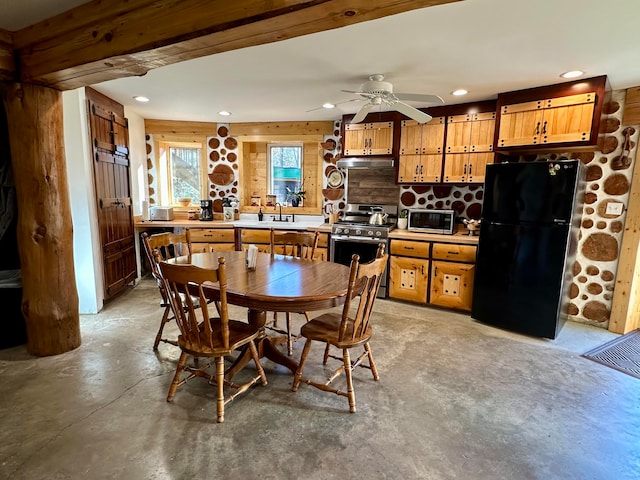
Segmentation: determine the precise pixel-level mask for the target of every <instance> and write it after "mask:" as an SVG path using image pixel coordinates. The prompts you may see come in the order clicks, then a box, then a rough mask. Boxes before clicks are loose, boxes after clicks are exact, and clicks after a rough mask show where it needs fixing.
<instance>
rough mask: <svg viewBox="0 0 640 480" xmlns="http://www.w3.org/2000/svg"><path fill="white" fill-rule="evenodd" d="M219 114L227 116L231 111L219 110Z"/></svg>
mask: <svg viewBox="0 0 640 480" xmlns="http://www.w3.org/2000/svg"><path fill="white" fill-rule="evenodd" d="M218 114H219V115H222V116H223V117H228V116H229V115H231V112H227V111H226V110H221V111H220V112H218Z"/></svg>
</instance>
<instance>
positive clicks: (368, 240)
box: [331, 236, 387, 243]
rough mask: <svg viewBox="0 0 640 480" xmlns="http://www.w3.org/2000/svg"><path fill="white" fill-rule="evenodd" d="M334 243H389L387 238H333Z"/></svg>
mask: <svg viewBox="0 0 640 480" xmlns="http://www.w3.org/2000/svg"><path fill="white" fill-rule="evenodd" d="M331 241H332V242H353V243H387V239H386V238H369V237H337V236H332V237H331Z"/></svg>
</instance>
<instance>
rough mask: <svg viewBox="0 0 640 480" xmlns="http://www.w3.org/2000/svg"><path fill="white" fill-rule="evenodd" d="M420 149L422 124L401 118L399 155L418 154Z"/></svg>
mask: <svg viewBox="0 0 640 480" xmlns="http://www.w3.org/2000/svg"><path fill="white" fill-rule="evenodd" d="M421 150H422V125H420V124H419V123H418V122H416V121H415V120H403V121H402V123H401V125H400V155H418V154H419V153H421Z"/></svg>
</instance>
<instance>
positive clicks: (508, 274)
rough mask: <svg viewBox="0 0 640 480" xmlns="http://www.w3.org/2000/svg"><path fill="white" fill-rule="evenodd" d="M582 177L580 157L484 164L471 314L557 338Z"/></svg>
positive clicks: (564, 305) (576, 227)
mask: <svg viewBox="0 0 640 480" xmlns="http://www.w3.org/2000/svg"><path fill="white" fill-rule="evenodd" d="M584 177H585V168H584V166H583V165H582V163H581V162H580V161H578V160H566V161H559V162H527V163H501V164H491V165H488V166H487V170H486V177H485V190H484V199H483V203H482V223H481V225H480V238H479V241H478V253H477V260H476V272H475V280H474V287H473V305H472V310H471V316H472V318H474V319H476V320H479V321H481V322H483V323H487V324H491V325H496V326H499V327H502V328H505V329H508V330H513V331H517V332H521V333H525V334H528V335H533V336H537V337H546V338H555V337H556V335H557V334H558V332H559V331H560V328H562V325H563V323H564V320H565V319H566V315H567V309H568V305H569V292H568V290H569V287H570V285H571V281H572V270H573V262H574V260H575V253H576V248H577V241H578V233H579V228H580V217H581V215H582V206H583V205H582V202H583V198H584V184H585V180H584Z"/></svg>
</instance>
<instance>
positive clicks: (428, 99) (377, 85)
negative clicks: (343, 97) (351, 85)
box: [342, 74, 444, 123]
mask: <svg viewBox="0 0 640 480" xmlns="http://www.w3.org/2000/svg"><path fill="white" fill-rule="evenodd" d="M342 91H343V92H347V93H357V94H358V95H360V96H362V97H364V98H365V99H368V100H369V101H368V102H367V103H365V104H364V105H363V106H362V108H361V109H360V110H359V111H358V113H356V115H355V117H353V119H352V120H351V123H360V122H361V121H363V120H364V119H365V117H366V116H367V113H369V112H370V111H371V110H372V109H374V108H375V107H377V106H380V105H382V104H385V105H387V106H388V107H391V108H393V109H394V110H397V111H398V112H400V113H402V114H404V115H406V116H407V117H409V118H412V119H413V120H415V121H416V122H418V123H427V122H428V121H429V120H431V118H432V117H431V115H428V114H426V113H424V112H421V111H420V110H418V109H417V108H414V107H412V106H411V105H407V104H406V103H404V102H402V101H401V100H408V101H414V102H425V103H440V104H442V103H444V100H443V99H442V98H441V97H439V96H438V95H423V94H419V93H393V84H391V82H385V81H384V75H380V74H375V75H370V76H369V81H368V82H365V83H363V84H362V85H361V86H360V91H353V90H342Z"/></svg>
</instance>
